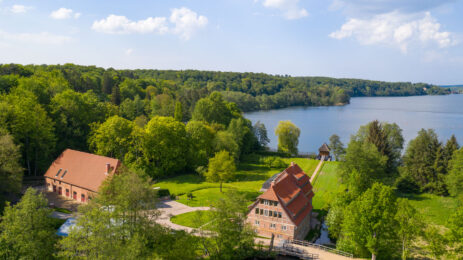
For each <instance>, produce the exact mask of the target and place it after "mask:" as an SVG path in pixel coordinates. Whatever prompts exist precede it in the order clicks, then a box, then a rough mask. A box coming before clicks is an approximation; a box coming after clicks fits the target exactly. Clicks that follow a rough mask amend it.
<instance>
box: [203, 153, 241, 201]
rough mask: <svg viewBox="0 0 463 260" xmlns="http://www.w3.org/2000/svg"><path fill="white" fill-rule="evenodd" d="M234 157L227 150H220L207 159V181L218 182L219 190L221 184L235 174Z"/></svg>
mask: <svg viewBox="0 0 463 260" xmlns="http://www.w3.org/2000/svg"><path fill="white" fill-rule="evenodd" d="M235 171H236V166H235V159H234V158H233V156H230V153H229V152H227V151H220V152H218V153H216V154H215V156H214V157H213V158H211V159H209V165H208V170H207V172H206V173H205V175H206V179H207V181H210V182H219V183H220V192H222V184H223V183H224V182H226V181H229V180H231V179H232V178H233V177H234V176H235Z"/></svg>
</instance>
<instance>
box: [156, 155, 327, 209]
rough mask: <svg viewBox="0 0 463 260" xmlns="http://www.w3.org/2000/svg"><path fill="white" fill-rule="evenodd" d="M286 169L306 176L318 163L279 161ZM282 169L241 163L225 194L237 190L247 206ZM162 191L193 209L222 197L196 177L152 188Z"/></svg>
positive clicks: (216, 185) (214, 185) (216, 187)
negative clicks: (296, 168) (293, 168)
mask: <svg viewBox="0 0 463 260" xmlns="http://www.w3.org/2000/svg"><path fill="white" fill-rule="evenodd" d="M282 160H283V161H284V162H285V163H286V164H287V165H288V166H289V164H290V163H291V161H294V162H296V163H297V164H298V165H299V166H300V167H301V168H302V169H303V170H304V171H305V172H306V173H307V174H308V175H309V176H310V175H311V174H312V172H313V171H314V170H315V168H316V166H317V164H318V161H317V160H309V159H306V158H282ZM282 170H283V169H277V168H270V167H268V166H266V165H264V164H262V163H257V162H254V163H242V164H240V165H239V166H238V169H237V171H236V176H235V180H234V181H232V182H228V183H224V184H223V188H224V192H225V191H227V190H229V189H236V190H238V191H239V192H241V193H243V194H245V196H246V198H247V199H248V200H249V203H251V202H252V201H254V200H255V199H256V197H257V196H259V194H260V192H259V190H260V188H261V186H262V184H263V183H264V182H265V181H266V180H267V179H268V178H270V177H271V176H273V175H274V174H276V173H278V172H281V171H282ZM155 186H157V187H161V188H162V189H169V191H170V193H171V194H175V195H177V196H179V200H178V201H179V202H180V203H183V204H185V205H188V206H192V207H199V206H210V205H211V204H212V203H213V202H214V201H215V200H217V199H219V198H220V197H221V196H222V193H221V192H220V190H219V187H220V185H219V183H210V182H206V181H205V180H204V179H203V178H202V177H201V176H199V175H197V174H187V175H181V176H176V177H174V178H170V179H166V180H163V181H160V182H158V183H156V184H155ZM189 192H191V193H192V194H193V199H191V200H188V199H187V193H189Z"/></svg>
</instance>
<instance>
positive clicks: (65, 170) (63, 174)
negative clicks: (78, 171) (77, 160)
mask: <svg viewBox="0 0 463 260" xmlns="http://www.w3.org/2000/svg"><path fill="white" fill-rule="evenodd" d="M67 172H68V170H65V171H64V173H63V175H61V179H62V178H63V177H64V175H66V173H67Z"/></svg>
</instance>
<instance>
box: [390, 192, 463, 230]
mask: <svg viewBox="0 0 463 260" xmlns="http://www.w3.org/2000/svg"><path fill="white" fill-rule="evenodd" d="M397 195H398V196H399V197H401V198H407V199H408V200H409V201H410V204H412V206H413V207H415V208H416V210H417V211H418V212H419V214H420V215H421V216H423V219H424V221H425V222H427V223H429V224H436V225H442V226H447V220H448V218H449V217H450V215H451V214H452V213H453V212H454V211H455V209H456V208H457V207H458V200H457V199H456V198H453V197H441V196H438V195H434V194H428V193H422V194H404V193H398V194H397Z"/></svg>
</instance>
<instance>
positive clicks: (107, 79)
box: [102, 71, 114, 94]
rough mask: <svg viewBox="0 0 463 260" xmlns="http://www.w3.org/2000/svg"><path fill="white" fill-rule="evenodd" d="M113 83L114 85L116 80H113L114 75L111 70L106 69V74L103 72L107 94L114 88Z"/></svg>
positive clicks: (104, 91) (104, 87) (104, 90)
mask: <svg viewBox="0 0 463 260" xmlns="http://www.w3.org/2000/svg"><path fill="white" fill-rule="evenodd" d="M113 85H114V82H113V77H112V75H111V73H110V72H109V71H106V72H105V73H104V74H103V86H102V88H103V93H105V94H111V91H112V89H113Z"/></svg>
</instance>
